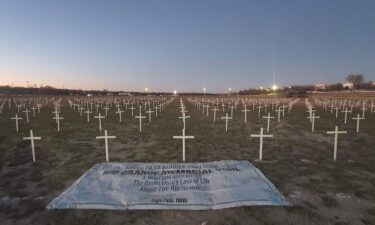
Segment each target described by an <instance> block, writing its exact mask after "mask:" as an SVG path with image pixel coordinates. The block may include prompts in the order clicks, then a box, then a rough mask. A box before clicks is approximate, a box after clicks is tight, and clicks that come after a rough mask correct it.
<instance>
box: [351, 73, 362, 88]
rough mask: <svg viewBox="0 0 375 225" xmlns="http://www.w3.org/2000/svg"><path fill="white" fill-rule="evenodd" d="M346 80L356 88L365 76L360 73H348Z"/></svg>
mask: <svg viewBox="0 0 375 225" xmlns="http://www.w3.org/2000/svg"><path fill="white" fill-rule="evenodd" d="M346 81H348V82H350V83H353V87H354V88H358V87H359V86H360V85H361V84H363V83H364V82H365V78H364V77H363V75H362V74H350V75H348V76H347V77H346Z"/></svg>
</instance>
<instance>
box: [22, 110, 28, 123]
mask: <svg viewBox="0 0 375 225" xmlns="http://www.w3.org/2000/svg"><path fill="white" fill-rule="evenodd" d="M23 112H24V113H26V122H27V123H29V112H30V110H28V109H25V111H23Z"/></svg>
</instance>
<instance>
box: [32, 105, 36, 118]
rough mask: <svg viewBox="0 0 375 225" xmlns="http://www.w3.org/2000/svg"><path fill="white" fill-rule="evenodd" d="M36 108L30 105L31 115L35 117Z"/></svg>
mask: <svg viewBox="0 0 375 225" xmlns="http://www.w3.org/2000/svg"><path fill="white" fill-rule="evenodd" d="M36 109H37V108H35V106H33V107H31V110H33V117H35V110H36Z"/></svg>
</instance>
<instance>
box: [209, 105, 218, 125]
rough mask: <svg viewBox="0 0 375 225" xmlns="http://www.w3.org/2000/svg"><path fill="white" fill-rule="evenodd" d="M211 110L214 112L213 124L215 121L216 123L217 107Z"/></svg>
mask: <svg viewBox="0 0 375 225" xmlns="http://www.w3.org/2000/svg"><path fill="white" fill-rule="evenodd" d="M211 110H212V111H214V123H215V121H216V111H218V110H219V109H218V108H217V107H214V108H213V109H211Z"/></svg>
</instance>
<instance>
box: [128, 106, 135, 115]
mask: <svg viewBox="0 0 375 225" xmlns="http://www.w3.org/2000/svg"><path fill="white" fill-rule="evenodd" d="M129 109H131V111H132V117H134V109H135V108H134V107H133V105H132V107H130V108H129Z"/></svg>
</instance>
